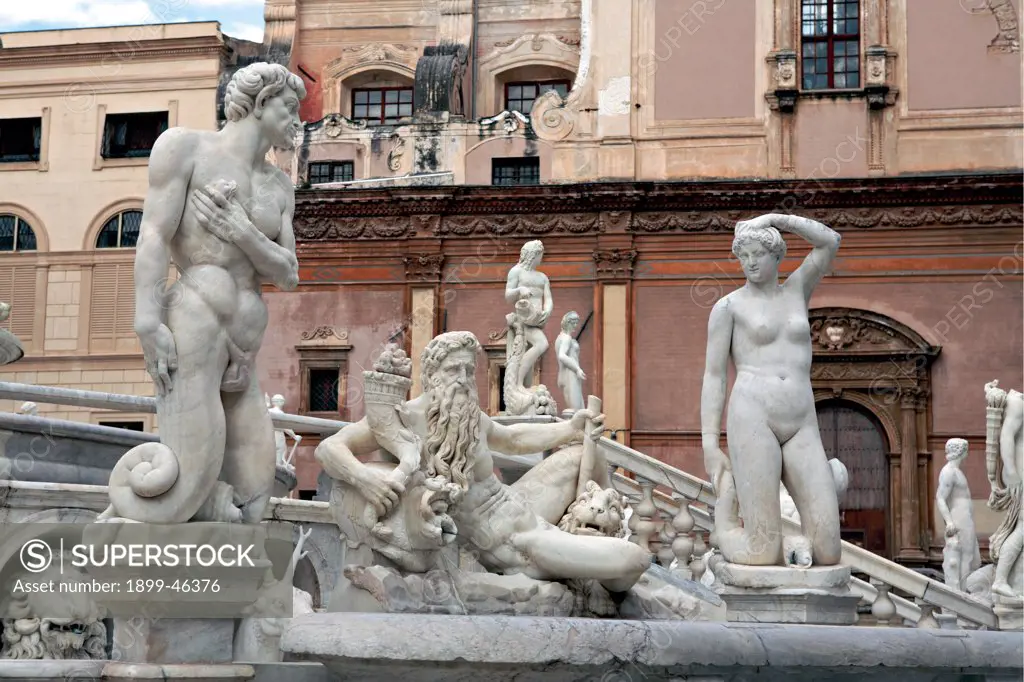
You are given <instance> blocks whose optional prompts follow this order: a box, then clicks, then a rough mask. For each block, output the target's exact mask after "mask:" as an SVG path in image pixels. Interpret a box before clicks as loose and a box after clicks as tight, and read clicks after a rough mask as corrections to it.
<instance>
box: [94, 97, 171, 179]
mask: <svg viewBox="0 0 1024 682" xmlns="http://www.w3.org/2000/svg"><path fill="white" fill-rule="evenodd" d="M159 111H166V112H167V127H168V129H170V128H174V127H175V126H177V125H178V100H175V99H172V100H169V101H168V102H167V108H166V109H151V110H149V111H118V112H110V113H111V115H114V114H135V113H138V114H145V113H154V112H159ZM107 114H108V112H107V105H106V104H97V105H96V141H95V144H94V146H93V150H94V152H93V161H92V169H93V170H102V169H104V168H118V167H122V166H148V165H149V157H148V156H135V157H129V158H106V157H105V156H103V133H104V131H105V130H106V128H107Z"/></svg>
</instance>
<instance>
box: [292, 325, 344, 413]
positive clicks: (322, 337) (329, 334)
mask: <svg viewBox="0 0 1024 682" xmlns="http://www.w3.org/2000/svg"><path fill="white" fill-rule="evenodd" d="M295 350H296V351H297V352H298V355H299V414H304V415H308V416H310V417H321V418H323V419H335V420H340V421H348V417H349V405H348V356H349V353H350V352H351V350H352V346H351V345H350V344H349V343H348V332H345V331H338V330H336V329H334V328H333V327H328V326H324V327H318V328H317V329H315V330H313V331H312V332H304V333H303V334H302V340H301V341H300V342H299V343H298V344H296V346H295ZM318 369H326V370H332V371H336V372H337V373H338V411H337V412H319V411H317V412H314V411H312V410H310V400H309V389H310V372H311V371H312V370H318Z"/></svg>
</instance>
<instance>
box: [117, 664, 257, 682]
mask: <svg viewBox="0 0 1024 682" xmlns="http://www.w3.org/2000/svg"><path fill="white" fill-rule="evenodd" d="M255 676H256V671H255V670H253V667H252V666H251V665H248V664H241V663H233V664H230V665H152V664H139V663H108V664H107V665H106V667H105V668H103V677H102V679H103V680H109V682H129V681H130V680H159V681H160V682H174V681H175V680H182V681H187V682H243V681H246V680H251V679H253V678H254V677H255Z"/></svg>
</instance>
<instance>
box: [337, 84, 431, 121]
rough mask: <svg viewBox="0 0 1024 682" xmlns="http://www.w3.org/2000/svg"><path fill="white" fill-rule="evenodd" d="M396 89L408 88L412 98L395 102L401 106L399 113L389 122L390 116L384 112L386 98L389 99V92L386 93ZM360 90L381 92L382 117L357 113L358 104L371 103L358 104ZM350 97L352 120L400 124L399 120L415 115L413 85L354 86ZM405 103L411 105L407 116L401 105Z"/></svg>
mask: <svg viewBox="0 0 1024 682" xmlns="http://www.w3.org/2000/svg"><path fill="white" fill-rule="evenodd" d="M395 90H398V91H404V90H408V91H409V93H410V95H411V99H410V101H409V102H401V101H399V102H393V104H397V105H398V107H399V115H398V116H397V117H396V118H394V119H393V120H391V121H390V122H389V120H388V119H389V117H388V116H385V114H384V105H385V104H386V103H387V102H386V101H385V100H387V94H386V93H388V92H391V91H395ZM359 92H379V93H380V118H377V119H374V118H369V117H367V116H357V115H356V107H357V106H369V104H356V93H359ZM350 97H351V100H352V120H353V121H366V124H367V125H371V126H374V125H382V126H383V125H399V122H400V121H402V120H403V119H407V118H411V117H412V115H413V112H414V111H415V104H416V91H415V89H414V88H413V87H412V86H411V85H388V86H385V87H380V88H353V89H352V92H351V95H350ZM399 98H401V95H399ZM403 104H408V105H409V114H408V115H407V116H403V115H402V113H401V107H402V105H403Z"/></svg>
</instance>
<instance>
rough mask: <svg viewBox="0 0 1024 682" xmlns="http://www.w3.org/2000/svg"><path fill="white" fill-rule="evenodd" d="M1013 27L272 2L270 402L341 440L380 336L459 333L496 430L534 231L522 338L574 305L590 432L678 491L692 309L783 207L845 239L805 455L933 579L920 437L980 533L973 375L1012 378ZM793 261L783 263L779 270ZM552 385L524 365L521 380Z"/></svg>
mask: <svg viewBox="0 0 1024 682" xmlns="http://www.w3.org/2000/svg"><path fill="white" fill-rule="evenodd" d="M1019 9H1020V7H1019V4H1018V3H1017V2H1015V1H1011V0H1005V1H1000V2H980V1H977V2H974V1H970V0H964V1H963V2H952V1H950V2H941V3H935V2H931V1H930V0H860V1H856V0H751V1H750V2H742V3H730V2H724V1H722V0H705V1H698V2H693V1H692V0H638V1H637V2H625V1H622V2H618V1H614V0H613V1H609V2H603V1H602V2H594V1H588V0H566V1H559V0H551V1H545V2H529V3H510V2H507V1H505V0H475V1H474V0H464V1H442V2H437V3H434V2H425V3H399V2H385V3H372V4H371V3H366V2H362V1H361V0H348V1H343V0H336V1H332V2H316V3H312V2H310V3H306V2H301V1H291V0H271V1H270V2H268V4H267V22H268V24H267V36H268V42H270V43H272V44H273V45H274V47H275V49H276V54H277V55H278V57H279V59H281V61H283V62H286V63H288V64H289V66H290V67H291V68H292V70H293V71H295V72H296V73H299V74H300V75H302V76H303V78H304V79H305V81H306V87H307V89H308V91H309V93H310V94H309V97H307V99H306V101H305V102H304V103H303V120H305V121H307V122H308V123H307V125H306V131H305V133H304V134H303V136H302V139H301V140H300V143H299V144H298V145H297V151H296V153H294V154H290V155H281V156H279V157H278V163H280V164H281V165H282V166H283V167H284V168H287V169H289V170H290V171H291V172H292V174H293V177H294V179H295V182H296V184H297V186H298V187H299V188H300V189H299V191H298V198H297V201H298V205H297V209H296V218H295V229H296V235H297V237H298V241H299V255H300V264H301V268H302V273H301V275H302V276H301V279H302V284H300V287H299V290H298V291H297V292H292V293H288V294H282V293H279V292H271V291H268V294H267V296H268V300H269V301H270V306H271V311H272V313H271V314H272V316H273V317H275V319H281V320H288V324H287V325H277V326H275V327H273V328H272V330H271V331H269V332H268V336H267V341H266V345H265V349H264V351H263V354H262V356H261V361H262V363H263V364H262V365H261V371H262V372H263V374H264V375H265V377H266V383H267V386H268V387H271V388H272V390H273V391H275V392H281V393H282V394H284V395H285V396H286V397H287V399H288V405H289V406H290V408H291V409H296V410H301V411H303V412H306V413H309V414H323V415H327V414H330V415H335V416H337V415H341V416H342V417H343V418H346V419H356V418H359V417H360V416H361V413H360V407H359V399H360V394H359V386H360V385H361V372H362V371H363V370H364V369H366V368H369V366H370V364H371V363H372V360H373V357H374V354H375V353H376V352H377V351H378V350H379V348H380V347H381V344H383V343H386V342H388V341H389V340H391V341H396V342H400V343H404V344H405V345H406V347H407V348H408V349H409V350H410V351H412V352H413V353H414V358H415V355H416V354H418V352H419V349H421V348H422V347H423V345H424V344H425V343H426V341H427V340H428V339H429V338H430V337H431V336H432V335H433V334H435V333H437V332H440V331H442V330H446V329H469V330H470V331H473V332H474V333H475V334H476V335H477V336H478V338H479V339H480V340H481V342H482V343H483V344H484V345H485V348H486V354H487V360H486V366H483V365H484V361H483V360H481V365H482V366H481V369H480V372H479V377H478V379H479V390H480V395H481V396H482V401H483V402H484V403H485V404H486V406H487V409H489V410H490V411H491V412H492V413H497V412H499V411H500V410H501V404H500V391H499V390H498V386H499V385H500V378H501V370H502V364H503V362H504V351H505V347H504V346H505V344H504V339H503V338H502V334H503V332H504V329H503V327H504V324H503V319H504V314H505V313H506V312H507V311H506V310H505V308H506V306H505V304H504V300H503V296H502V289H503V286H504V278H505V273H506V272H507V270H508V268H509V267H511V265H512V264H513V263H514V262H515V260H516V258H517V256H518V252H519V248H520V246H521V245H522V244H523V243H524V242H525V241H526V240H528V239H532V238H542V239H543V240H544V243H545V246H546V249H547V252H546V257H545V261H544V264H543V265H542V270H544V271H545V272H546V273H547V274H548V276H549V277H550V278H551V280H552V286H553V296H554V299H555V312H554V314H553V315H552V318H551V319H552V322H549V324H548V330H547V331H548V336H549V341H553V339H554V336H555V335H556V334H557V333H558V328H557V323H558V320H560V319H561V316H562V315H563V314H564V313H565V312H566V311H568V310H570V309H571V310H576V311H577V312H579V313H580V316H581V318H582V319H584V320H587V323H586V325H584V328H583V331H582V333H581V336H580V343H581V346H582V359H583V366H584V370H585V372H586V373H587V376H588V380H587V382H586V389H587V390H590V391H593V392H595V393H597V394H599V395H601V396H602V397H603V399H604V408H605V412H606V414H607V417H608V426H609V428H610V429H611V430H612V431H613V433H614V435H615V437H616V438H618V439H620V440H623V441H625V442H627V443H628V444H630V445H631V446H632V447H634V448H636V449H638V450H641V451H642V452H645V453H647V454H650V455H652V456H655V457H658V458H660V459H662V460H664V461H668V462H670V463H672V464H674V465H676V466H679V467H681V468H683V469H685V470H687V471H690V472H693V473H696V474H702V473H703V462H702V458H701V455H700V424H699V401H700V385H701V380H702V375H703V362H704V345H705V343H706V324H707V316H708V313H709V310H710V307H711V306H712V305H713V304H714V302H715V300H717V299H718V298H719V297H720V296H722V295H724V294H725V293H727V292H728V291H730V290H732V289H734V288H736V287H737V286H740V285H741V284H742V277H741V270H740V268H739V265H738V264H737V263H736V262H735V261H734V260H732V261H731V260H730V259H731V256H730V243H731V230H732V227H733V225H734V224H735V222H736V221H737V220H740V219H743V218H747V217H750V216H752V215H755V214H758V213H763V212H770V211H792V212H796V213H799V214H802V215H808V216H811V217H815V218H818V219H820V220H822V221H823V222H825V223H827V224H829V225H831V226H832V227H834V228H836V229H838V230H839V231H840V232H841V233H842V235H843V238H844V241H843V246H842V249H841V251H840V256H839V261H838V262H837V264H836V267H835V269H834V271H833V273H832V274H831V275H830V276H829V277H827V278H826V280H825V281H824V282H823V283H822V285H821V286H820V288H819V290H818V291H817V293H816V294H815V297H814V299H813V300H812V301H811V309H812V310H811V316H812V330H813V332H812V333H813V335H814V336H813V343H814V349H815V356H814V368H813V371H812V374H813V382H814V386H815V390H816V397H817V399H818V401H819V404H818V411H819V422H820V426H821V430H822V434H823V440H824V441H825V446H826V449H827V450H828V452H829V453H830V456H838V457H840V458H841V459H842V460H843V461H844V463H846V465H847V467H848V468H849V469H850V470H851V472H852V477H853V481H854V483H853V485H852V488H851V491H850V492H849V493H848V494H847V496H846V499H845V500H844V503H843V506H844V509H843V525H844V534H845V536H846V537H847V538H848V539H850V540H853V541H855V542H859V543H861V544H863V545H865V546H867V547H869V548H871V549H873V550H875V551H877V552H880V553H883V554H885V555H888V556H892V557H894V558H897V559H899V560H901V561H903V562H906V563H912V564H928V563H930V564H932V565H935V564H936V563H937V561H938V560H939V559H940V558H941V555H940V550H941V546H942V538H941V533H940V532H938V531H937V529H941V528H942V527H943V524H941V523H940V522H939V521H937V520H936V519H937V511H936V509H935V503H934V491H935V483H936V478H937V475H938V471H939V469H940V468H941V466H942V464H943V463H944V457H943V447H944V444H945V440H946V439H947V438H950V437H954V436H956V437H966V438H968V440H969V441H970V442H971V448H972V455H971V457H970V458H969V460H968V463H967V464H966V469H967V471H968V478H969V481H970V484H971V488H972V491H973V494H974V496H975V498H976V502H975V518H976V519H977V520H978V526H979V532H980V533H981V535H982V537H985V536H986V535H987V534H988V533H989V532H990V531H991V530H992V529H993V528H994V525H995V521H996V519H995V517H994V515H993V514H991V512H989V510H988V509H987V507H986V506H985V499H986V498H987V496H988V483H987V479H986V477H985V467H984V455H983V451H984V445H983V443H984V435H985V422H984V410H983V403H982V396H983V393H982V386H983V385H984V383H985V382H986V381H989V380H991V379H993V378H997V377H998V378H1000V380H1001V382H1002V383H1003V384H1004V385H1013V386H1017V385H1020V384H1021V383H1022V380H1024V373H1022V367H1021V358H1020V349H1021V347H1022V345H1024V344H1022V322H1021V315H1020V311H1021V307H1022V302H1024V295H1022V285H1021V273H1022V265H1024V263H1022V261H1024V247H1022V244H1021V236H1022V235H1021V229H1022V225H1024V221H1022V213H1021V205H1020V204H1021V188H1022V185H1021V177H1020V173H1021V168H1022V167H1024V159H1022V147H1021V142H1022V131H1021V85H1020V81H1021V66H1020V57H1021V55H1020V26H1019V21H1018V17H1019ZM338 17H344V21H339V20H338ZM789 247H790V251H789V256H788V257H787V258H786V260H785V262H784V264H783V269H784V270H786V271H789V270H791V269H792V268H793V267H795V266H796V264H797V263H798V262H799V259H800V258H802V256H803V255H805V254H806V253H807V249H806V246H805V245H803V244H800V243H798V242H796V241H794V240H793V239H790V240H789ZM995 329H998V330H999V332H998V333H994V332H993V330H995ZM417 361H418V359H417ZM555 373H556V364H555V359H554V357H553V355H552V352H551V351H549V352H548V354H547V356H546V357H545V358H544V359H543V361H542V367H541V369H540V377H541V380H542V381H543V382H544V383H546V384H547V385H549V386H554V384H555ZM1004 377H1005V378H1004ZM414 390H417V388H414ZM315 444H316V443H315V439H310V440H309V441H308V442H307V441H304V442H303V446H304V447H303V453H302V454H301V455H300V461H301V463H300V473H299V478H300V484H299V486H300V488H301V489H303V490H304V491H305V492H304V493H303V494H305V495H308V494H310V493H311V491H312V489H314V488H315V487H316V482H315V476H316V474H317V473H318V468H317V467H316V465H315V463H314V462H313V460H312V456H311V453H312V449H313V448H314V447H315ZM306 446H308V447H306Z"/></svg>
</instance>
